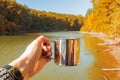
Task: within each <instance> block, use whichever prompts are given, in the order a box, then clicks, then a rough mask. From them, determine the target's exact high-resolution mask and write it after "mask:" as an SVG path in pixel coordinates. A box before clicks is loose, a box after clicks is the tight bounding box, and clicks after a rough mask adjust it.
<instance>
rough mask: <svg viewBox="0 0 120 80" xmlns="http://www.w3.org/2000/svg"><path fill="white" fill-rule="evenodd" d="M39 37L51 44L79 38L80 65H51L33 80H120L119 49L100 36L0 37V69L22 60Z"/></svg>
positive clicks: (58, 34)
mask: <svg viewBox="0 0 120 80" xmlns="http://www.w3.org/2000/svg"><path fill="white" fill-rule="evenodd" d="M39 35H45V36H47V37H48V38H49V39H50V40H51V41H53V40H55V39H58V38H74V37H75V38H76V37H77V38H78V37H79V38H80V45H81V46H80V64H79V65H78V66H74V67H65V66H58V65H56V64H55V63H54V61H51V62H50V63H48V64H47V66H45V68H44V69H43V70H42V71H41V72H40V73H38V74H37V75H36V76H34V77H33V78H31V79H30V80H120V74H119V73H120V71H119V67H120V65H119V64H120V62H119V61H120V60H119V57H120V55H119V50H120V48H119V45H117V46H116V45H114V44H110V40H108V39H106V38H105V37H104V36H103V35H101V34H89V35H88V34H83V33H79V32H59V33H34V34H26V35H19V36H0V66H2V65H4V64H7V63H9V62H11V61H13V60H14V59H15V58H17V57H18V56H20V55H21V54H22V52H23V51H24V50H25V48H26V46H27V45H28V44H29V43H30V42H31V41H32V40H34V39H35V38H36V37H38V36H39ZM96 35H97V36H96Z"/></svg>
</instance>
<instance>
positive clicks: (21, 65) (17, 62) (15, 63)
mask: <svg viewBox="0 0 120 80" xmlns="http://www.w3.org/2000/svg"><path fill="white" fill-rule="evenodd" d="M9 65H11V66H13V67H15V68H17V69H18V70H19V71H20V73H21V74H22V76H23V77H24V80H27V79H25V78H26V74H25V67H24V66H25V63H24V59H20V58H17V59H16V60H14V61H13V62H11V63H10V64H9Z"/></svg>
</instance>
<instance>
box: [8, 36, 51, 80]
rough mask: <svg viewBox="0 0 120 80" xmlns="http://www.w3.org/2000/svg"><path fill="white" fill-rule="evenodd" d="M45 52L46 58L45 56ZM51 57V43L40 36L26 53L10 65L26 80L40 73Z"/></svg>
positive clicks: (29, 46)
mask: <svg viewBox="0 0 120 80" xmlns="http://www.w3.org/2000/svg"><path fill="white" fill-rule="evenodd" d="M43 51H44V53H46V54H44V56H43V54H42V53H43ZM50 56H51V46H50V41H49V40H48V39H47V38H46V37H44V36H40V37H38V38H37V39H35V40H34V41H33V42H32V43H31V44H29V45H28V47H27V48H26V50H25V51H24V53H23V54H22V55H21V56H20V57H19V58H17V59H16V60H14V61H13V62H12V63H10V64H9V65H11V66H14V67H16V68H18V69H19V70H20V72H21V73H22V75H23V77H24V80H28V79H29V78H30V77H32V76H34V75H35V74H36V73H38V72H39V71H40V70H41V69H42V68H43V67H44V66H45V65H46V64H47V63H48V62H49V61H50Z"/></svg>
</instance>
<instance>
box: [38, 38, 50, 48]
mask: <svg viewBox="0 0 120 80" xmlns="http://www.w3.org/2000/svg"><path fill="white" fill-rule="evenodd" d="M36 41H37V44H38V45H42V46H43V45H48V46H50V41H49V40H48V39H47V38H46V37H44V36H40V37H38V38H37V39H36Z"/></svg>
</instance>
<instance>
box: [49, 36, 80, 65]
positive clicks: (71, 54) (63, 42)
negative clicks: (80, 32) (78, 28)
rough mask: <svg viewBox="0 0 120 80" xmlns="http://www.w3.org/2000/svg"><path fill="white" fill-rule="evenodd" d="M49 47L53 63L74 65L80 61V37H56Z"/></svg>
mask: <svg viewBox="0 0 120 80" xmlns="http://www.w3.org/2000/svg"><path fill="white" fill-rule="evenodd" d="M51 47H52V59H54V63H55V64H57V65H64V66H76V65H78V64H79V63H80V38H70V39H64V38H62V39H57V40H54V41H52V42H51Z"/></svg>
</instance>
